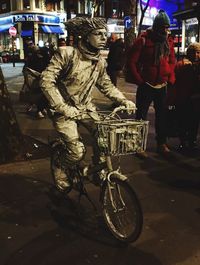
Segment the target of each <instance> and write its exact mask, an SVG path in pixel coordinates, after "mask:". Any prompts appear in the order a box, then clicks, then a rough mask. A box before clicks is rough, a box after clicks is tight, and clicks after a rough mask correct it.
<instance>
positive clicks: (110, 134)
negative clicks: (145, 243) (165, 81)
mask: <svg viewBox="0 0 200 265" xmlns="http://www.w3.org/2000/svg"><path fill="white" fill-rule="evenodd" d="M121 110H124V107H117V108H115V109H114V111H113V112H112V113H111V114H110V115H106V114H101V117H102V120H100V121H96V122H95V123H96V126H97V132H98V136H97V142H98V147H99V149H100V150H101V152H102V153H103V154H104V155H105V157H106V161H105V162H104V163H100V164H98V165H90V166H86V167H82V166H81V164H80V163H77V164H76V165H74V166H73V167H72V168H70V169H69V168H66V170H67V173H68V174H69V177H70V179H71V181H72V187H73V188H74V189H76V190H78V192H79V200H80V199H81V196H82V195H85V196H86V198H87V199H88V200H89V201H90V203H91V204H92V205H93V206H94V208H96V207H95V205H94V203H93V201H92V200H91V198H90V197H89V195H88V193H87V190H86V187H85V180H86V179H87V181H88V180H89V181H90V182H91V183H93V184H94V176H96V173H98V172H101V171H102V170H104V171H105V174H104V177H103V178H102V179H99V180H100V183H99V187H100V194H99V201H100V203H101V206H102V212H103V217H104V221H105V224H106V225H107V227H108V229H109V230H110V232H111V233H112V234H113V236H114V237H115V238H116V239H117V240H119V241H121V242H125V243H130V242H134V241H136V240H137V239H138V237H139V236H140V234H141V231H142V225H143V213H142V209H141V205H140V202H139V200H138V198H137V195H136V193H135V191H134V189H133V188H132V187H131V185H130V184H129V181H128V177H127V176H125V175H124V174H123V173H122V172H121V169H120V157H121V156H122V155H130V154H134V153H136V152H138V151H141V150H145V149H146V143H147V135H148V121H142V120H140V121H138V120H134V119H120V117H119V115H117V117H116V113H117V112H118V111H121ZM114 116H115V118H114ZM59 152H60V149H59V148H57V153H56V152H55V150H54V152H53V153H52V156H51V168H52V176H53V180H54V184H55V186H56V185H57V184H56V179H55V175H54V174H53V167H52V165H53V163H54V161H55V159H57V157H58V155H59ZM114 156H115V157H118V162H119V166H118V168H117V169H113V163H112V159H111V158H112V157H114ZM57 188H58V187H57Z"/></svg>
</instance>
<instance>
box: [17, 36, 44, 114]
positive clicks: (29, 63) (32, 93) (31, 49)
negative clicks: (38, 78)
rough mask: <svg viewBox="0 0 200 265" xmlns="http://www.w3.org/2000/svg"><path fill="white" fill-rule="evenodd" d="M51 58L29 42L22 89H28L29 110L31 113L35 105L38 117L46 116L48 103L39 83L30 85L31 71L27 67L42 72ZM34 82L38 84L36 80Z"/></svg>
mask: <svg viewBox="0 0 200 265" xmlns="http://www.w3.org/2000/svg"><path fill="white" fill-rule="evenodd" d="M48 63H49V58H47V55H46V56H45V54H44V51H43V50H42V49H40V48H38V47H36V46H35V45H34V43H33V41H30V42H29V43H28V49H27V55H26V58H25V64H24V68H23V74H24V85H23V88H22V90H25V89H26V90H27V94H28V97H27V103H28V107H27V112H28V113H31V112H32V110H33V106H34V105H35V106H36V108H37V110H36V117H37V118H44V117H45V114H46V109H45V106H46V105H47V100H46V98H45V97H44V95H43V93H42V91H41V89H40V87H39V83H38V86H34V87H29V83H30V82H29V79H30V78H31V76H30V75H31V74H32V73H31V72H30V71H28V70H27V69H28V68H30V69H32V70H35V71H37V72H38V73H41V72H42V71H43V70H44V69H45V68H46V67H47V65H48ZM34 84H36V83H35V82H34ZM24 87H26V88H24Z"/></svg>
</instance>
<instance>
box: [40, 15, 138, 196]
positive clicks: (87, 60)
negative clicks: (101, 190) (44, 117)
mask: <svg viewBox="0 0 200 265" xmlns="http://www.w3.org/2000/svg"><path fill="white" fill-rule="evenodd" d="M67 28H68V29H70V32H73V33H74V35H75V36H79V41H78V43H77V47H72V46H66V47H60V48H59V49H57V50H56V52H55V54H54V56H53V57H52V59H51V61H50V64H49V65H48V67H47V68H46V69H45V70H44V71H43V72H42V74H41V82H40V84H41V88H42V91H43V93H44V94H45V96H46V98H47V100H48V102H49V105H50V109H51V113H52V119H53V124H54V127H55V129H56V130H57V132H58V133H59V135H60V136H61V138H62V140H63V142H64V143H65V144H64V146H63V150H61V151H60V153H59V155H58V156H59V157H57V158H55V161H53V165H52V171H53V174H54V176H55V179H56V182H57V187H58V188H59V189H60V190H61V191H64V192H68V191H69V190H70V186H71V183H70V180H69V177H68V175H67V173H66V171H64V170H63V167H62V163H58V161H64V163H65V165H68V167H69V168H70V167H72V166H73V165H74V164H76V163H77V162H79V161H81V159H82V158H83V156H84V154H85V146H84V144H83V142H82V140H81V138H80V136H79V132H78V126H77V123H78V121H80V120H81V124H83V125H85V127H86V128H87V129H88V130H89V132H90V133H93V134H95V133H96V130H95V128H94V123H93V122H92V121H94V120H99V116H98V113H97V111H96V107H95V105H94V104H93V103H92V91H93V88H94V87H97V88H98V89H99V90H100V91H101V92H102V93H104V94H105V95H106V96H107V97H109V98H110V99H111V100H112V101H114V102H117V103H118V104H121V105H124V106H126V107H128V108H129V109H134V107H135V104H134V103H133V102H132V101H130V100H127V99H126V98H125V96H124V95H123V94H122V93H121V92H120V91H119V90H118V89H117V88H116V87H115V86H114V85H113V84H112V82H111V80H110V78H109V76H108V75H107V73H106V61H105V59H104V58H103V57H102V56H101V54H100V50H101V49H102V48H103V47H104V46H105V44H106V40H107V28H106V23H105V20H104V19H102V18H97V17H94V18H84V17H77V18H74V19H71V20H68V22H67ZM86 113H87V114H86ZM88 122H89V123H88ZM96 149H97V148H96ZM53 150H54V149H53ZM94 154H95V156H94V163H99V161H105V160H104V159H105V157H102V156H101V154H100V152H99V150H95V149H94ZM55 156H56V153H55ZM101 174H102V175H103V174H105V172H103V171H102V172H101ZM101 174H100V176H99V177H101Z"/></svg>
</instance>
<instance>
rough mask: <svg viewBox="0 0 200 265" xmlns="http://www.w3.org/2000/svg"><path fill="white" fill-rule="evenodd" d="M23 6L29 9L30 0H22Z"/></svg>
mask: <svg viewBox="0 0 200 265" xmlns="http://www.w3.org/2000/svg"><path fill="white" fill-rule="evenodd" d="M23 8H24V9H30V0H24V1H23Z"/></svg>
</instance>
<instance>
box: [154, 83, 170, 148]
mask: <svg viewBox="0 0 200 265" xmlns="http://www.w3.org/2000/svg"><path fill="white" fill-rule="evenodd" d="M165 102H166V87H165V88H161V89H155V90H154V108H155V131H156V141H157V151H158V152H159V153H168V152H169V151H170V150H169V148H168V147H167V145H166V141H167V136H166V127H165V126H166V120H165Z"/></svg>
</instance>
